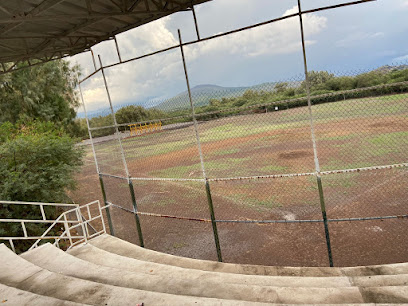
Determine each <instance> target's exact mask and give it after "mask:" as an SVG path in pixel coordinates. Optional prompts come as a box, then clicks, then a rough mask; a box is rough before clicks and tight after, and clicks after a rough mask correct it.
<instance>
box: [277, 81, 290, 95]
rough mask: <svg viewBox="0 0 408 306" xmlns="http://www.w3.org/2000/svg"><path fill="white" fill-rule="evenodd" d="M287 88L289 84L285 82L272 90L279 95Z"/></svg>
mask: <svg viewBox="0 0 408 306" xmlns="http://www.w3.org/2000/svg"><path fill="white" fill-rule="evenodd" d="M288 88H289V84H288V83H287V82H280V83H277V84H276V85H275V88H274V90H275V91H276V92H277V93H278V94H280V93H283V92H285V91H286V90H287V89H288Z"/></svg>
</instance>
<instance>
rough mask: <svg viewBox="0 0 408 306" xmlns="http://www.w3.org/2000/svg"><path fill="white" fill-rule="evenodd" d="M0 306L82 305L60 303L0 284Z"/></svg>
mask: <svg viewBox="0 0 408 306" xmlns="http://www.w3.org/2000/svg"><path fill="white" fill-rule="evenodd" d="M0 305H5V306H10V305H19V306H25V305H43V306H80V305H84V304H79V303H74V302H69V301H62V300H59V299H56V298H52V297H48V296H43V295H38V294H35V293H31V292H28V291H23V290H20V289H17V288H14V287H9V286H6V285H3V284H0Z"/></svg>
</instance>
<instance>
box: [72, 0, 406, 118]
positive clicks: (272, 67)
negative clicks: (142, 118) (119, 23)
mask: <svg viewBox="0 0 408 306" xmlns="http://www.w3.org/2000/svg"><path fill="white" fill-rule="evenodd" d="M341 2H345V1H339V0H303V1H302V9H303V10H307V9H312V8H315V7H318V6H326V5H332V4H337V3H341ZM195 8H196V13H197V18H198V24H199V29H200V34H201V37H207V36H210V35H214V34H217V33H221V32H225V31H228V30H232V29H234V28H237V27H243V26H247V25H250V24H254V23H258V22H262V21H266V20H269V19H272V18H276V17H279V16H283V15H287V14H292V13H295V12H297V1H296V0H285V1H282V0H213V1H211V2H208V3H205V4H202V5H199V6H196V7H195ZM407 16H408V0H377V1H376V2H369V3H365V4H360V5H354V6H349V7H344V8H339V9H334V10H328V11H322V12H318V13H313V14H308V15H305V16H304V27H305V35H306V44H307V57H308V65H309V70H330V71H333V72H336V73H341V74H345V73H346V74H347V73H355V72H357V71H360V70H361V71H363V70H367V69H373V68H377V67H379V66H382V65H385V64H391V63H395V62H401V63H407V62H408V39H407V33H408V18H407ZM177 29H180V30H181V33H182V37H183V41H190V40H194V39H196V34H195V29H194V23H193V17H192V14H191V12H182V13H177V14H173V15H171V16H169V17H166V18H163V19H161V20H158V21H154V22H151V23H149V24H147V25H144V26H142V27H139V28H136V29H133V30H130V31H128V32H126V33H122V34H120V35H118V36H117V40H118V43H119V48H120V50H121V54H122V58H123V59H129V58H132V57H135V56H138V55H142V54H145V53H147V52H151V51H155V50H159V49H163V48H166V47H169V46H172V45H175V44H177V43H178V36H177ZM93 49H94V52H95V54H100V55H101V58H102V61H103V63H104V64H111V63H115V62H117V61H118V57H117V55H116V50H115V47H114V43H113V41H108V42H103V43H101V44H99V45H97V46H95V47H94V48H93ZM185 53H186V60H187V66H188V72H189V76H190V83H191V86H192V87H194V86H196V85H200V84H216V85H220V86H250V85H256V84H259V83H264V82H275V81H285V80H292V79H299V78H300V77H302V73H303V70H302V69H303V62H302V54H301V44H300V31H299V21H298V17H296V18H290V19H287V20H284V21H280V22H276V23H273V24H270V25H266V26H262V27H258V28H255V29H252V30H249V31H244V32H241V33H237V34H233V35H229V36H226V37H223V38H218V39H214V40H210V41H208V42H201V43H199V44H194V45H190V46H188V47H186V48H185ZM71 61H72V62H73V63H78V64H80V65H81V67H82V73H83V75H88V74H89V73H90V72H91V71H92V70H93V64H92V59H91V56H90V53H89V52H88V53H84V54H80V55H77V56H74V57H72V58H71ZM106 73H107V77H108V84H109V88H110V92H111V97H112V101H113V103H114V105H123V104H139V103H141V101H146V100H149V101H150V102H149V103H151V104H154V103H157V101H159V100H163V99H165V98H168V97H172V96H174V95H176V94H178V93H180V92H183V91H185V90H186V83H185V78H184V72H183V66H182V62H181V55H180V50H178V49H175V50H173V51H169V52H166V53H162V54H160V55H155V56H152V57H149V58H146V59H143V60H139V61H133V62H131V63H128V64H124V65H119V66H116V67H114V68H110V69H108V70H106ZM82 89H83V92H84V98H85V101H86V105H87V108H88V110H89V111H95V110H98V109H107V108H108V104H107V99H106V92H105V89H104V87H103V81H102V77H101V75H99V74H98V75H96V76H95V77H93V78H92V79H90V80H89V81H87V82H84V83H83V87H82ZM79 111H80V112H81V111H82V109H79Z"/></svg>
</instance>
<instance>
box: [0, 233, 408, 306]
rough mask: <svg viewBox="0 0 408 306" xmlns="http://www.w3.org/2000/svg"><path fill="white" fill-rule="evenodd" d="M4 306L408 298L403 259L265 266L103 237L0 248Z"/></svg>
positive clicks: (399, 300)
mask: <svg viewBox="0 0 408 306" xmlns="http://www.w3.org/2000/svg"><path fill="white" fill-rule="evenodd" d="M3 301H5V302H4V305H78V304H86V305H138V304H142V303H144V305H267V304H370V303H371V304H375V303H377V304H378V303H384V304H393V303H408V263H403V264H392V265H382V266H367V267H350V268H300V267H267V266H251V265H236V264H226V263H218V262H212V261H204V260H196V259H190V258H182V257H177V256H173V255H168V254H163V253H159V252H155V251H151V250H147V249H144V248H140V247H138V246H136V245H133V244H131V243H128V242H125V241H123V240H120V239H118V238H115V237H112V236H109V235H106V234H105V235H102V236H99V237H96V238H94V239H91V240H90V241H88V244H85V245H81V246H78V247H75V248H73V249H71V250H70V251H69V252H64V251H62V250H60V249H58V248H56V247H54V246H53V245H51V244H44V245H42V246H41V247H38V248H36V249H33V250H31V251H29V252H26V253H24V254H22V255H20V256H18V255H16V254H14V253H13V252H12V251H11V250H9V249H8V248H7V247H6V246H5V245H0V304H1V303H2V302H3Z"/></svg>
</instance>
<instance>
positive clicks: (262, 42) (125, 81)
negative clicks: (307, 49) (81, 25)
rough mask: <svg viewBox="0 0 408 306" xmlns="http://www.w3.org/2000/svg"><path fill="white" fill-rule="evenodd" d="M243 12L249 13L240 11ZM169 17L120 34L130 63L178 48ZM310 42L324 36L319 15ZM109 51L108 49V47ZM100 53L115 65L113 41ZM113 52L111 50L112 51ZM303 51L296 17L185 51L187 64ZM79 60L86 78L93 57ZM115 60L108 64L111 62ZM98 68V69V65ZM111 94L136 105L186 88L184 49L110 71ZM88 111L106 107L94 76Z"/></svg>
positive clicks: (87, 92) (307, 19) (312, 18)
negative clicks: (204, 59) (207, 58)
mask: <svg viewBox="0 0 408 306" xmlns="http://www.w3.org/2000/svg"><path fill="white" fill-rule="evenodd" d="M296 12H297V7H296V6H294V7H293V8H291V9H289V10H287V11H286V12H285V13H284V14H283V15H289V14H293V13H296ZM241 14H245V10H243V11H242V12H241ZM171 18H173V16H169V17H166V18H163V19H160V20H157V21H154V22H151V23H148V24H146V25H144V26H142V27H139V28H136V29H134V30H131V31H128V32H126V33H122V34H120V35H118V37H117V39H118V44H119V47H120V50H121V54H122V58H123V59H127V58H131V57H135V56H139V55H142V54H145V53H148V52H152V51H156V50H160V49H163V48H167V47H169V46H173V45H177V44H178V39H177V38H176V37H175V36H174V35H173V34H172V32H171V31H170V30H169V22H170V21H171ZM303 21H304V27H305V34H306V44H308V45H310V44H314V43H316V40H311V39H310V37H311V36H313V35H315V34H318V33H320V32H321V31H322V30H323V29H324V28H326V25H327V18H326V17H321V16H318V15H315V14H308V15H305V16H304V19H303ZM107 47H109V48H107ZM94 49H95V50H97V51H98V52H95V53H102V55H103V56H102V58H103V59H104V63H105V64H106V63H111V62H114V61H117V55H116V51H115V49H114V45H112V42H109V43H105V45H104V46H102V47H101V46H96V47H95V48H94ZM108 49H109V50H108ZM300 50H301V43H300V27H299V20H298V18H297V17H293V18H290V19H287V20H283V21H279V22H276V23H273V24H271V25H266V26H262V27H257V28H254V29H251V30H248V31H244V32H240V33H237V34H233V35H229V36H226V37H223V38H217V39H213V40H210V41H207V42H202V43H199V44H196V45H191V46H189V47H188V48H186V49H185V51H186V58H187V61H188V62H189V63H192V62H198V63H199V62H200V58H201V57H202V56H203V55H209V56H219V57H221V58H222V57H225V58H227V57H228V56H229V55H237V56H244V57H246V58H254V57H257V56H266V55H268V56H270V55H276V54H288V53H293V52H296V51H300ZM78 59H79V62H80V64H83V63H86V67H87V68H86V71H85V73H84V74H85V75H87V74H89V73H90V72H91V71H93V69H94V68H93V64H92V61H91V57H90V55H88V56H83V57H81V58H79V57H78V58H77V60H78ZM109 60H110V61H111V62H108V61H109ZM98 66H99V65H98ZM107 76H108V84H109V90H110V93H111V97H112V101H113V103H114V104H116V105H117V104H122V103H124V102H126V101H127V102H128V103H131V102H137V101H142V100H145V99H149V98H154V97H165V96H166V95H168V94H169V93H170V94H174V91H175V89H176V88H179V90H178V91H182V90H185V80H184V73H183V70H182V62H181V56H180V51H179V50H178V49H175V50H173V51H169V52H166V53H163V54H160V55H155V56H153V57H149V58H145V59H142V60H138V61H135V62H131V63H128V64H125V65H118V66H116V67H114V68H110V69H108V70H107ZM83 92H84V99H85V101H86V105H87V109H88V110H89V111H93V110H96V109H100V108H104V109H107V108H108V106H109V105H108V102H107V98H106V92H105V89H104V87H103V80H102V78H101V76H94V77H93V78H92V79H91V80H89V82H86V84H84V86H83Z"/></svg>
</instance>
